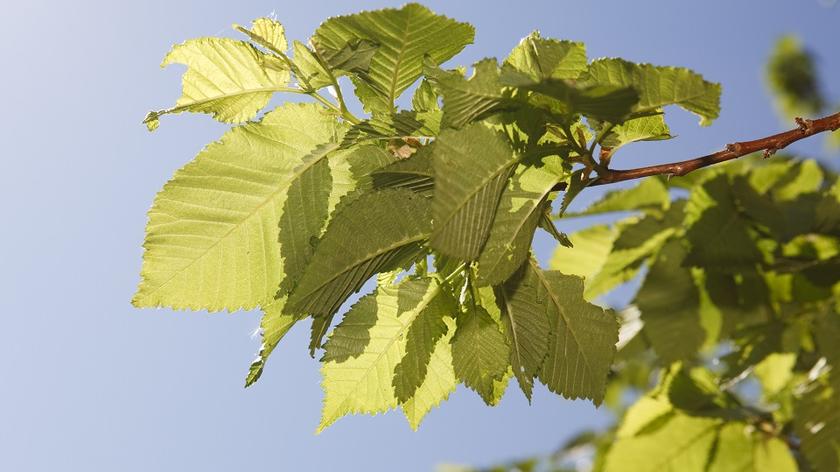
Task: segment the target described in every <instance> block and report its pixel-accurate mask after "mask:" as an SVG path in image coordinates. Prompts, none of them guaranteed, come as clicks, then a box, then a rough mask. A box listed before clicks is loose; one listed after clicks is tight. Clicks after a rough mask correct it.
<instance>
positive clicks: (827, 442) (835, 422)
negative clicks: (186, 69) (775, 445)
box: [793, 340, 840, 471]
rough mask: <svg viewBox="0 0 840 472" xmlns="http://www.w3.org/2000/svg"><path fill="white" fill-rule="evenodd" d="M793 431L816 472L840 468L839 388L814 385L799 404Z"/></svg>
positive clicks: (798, 401)
mask: <svg viewBox="0 0 840 472" xmlns="http://www.w3.org/2000/svg"><path fill="white" fill-rule="evenodd" d="M835 342H836V340H835ZM793 429H794V431H795V432H796V436H797V437H798V438H799V440H800V441H802V446H801V450H802V454H803V455H804V456H805V458H806V459H807V460H808V463H809V464H810V465H811V467H812V468H813V470H820V471H822V470H837V469H838V468H840V454H838V451H840V396H838V395H837V390H836V388H832V387H829V386H819V385H811V386H810V390H809V391H806V392H805V394H804V395H802V397H801V398H799V399H797V401H796V404H795V415H794V418H793Z"/></svg>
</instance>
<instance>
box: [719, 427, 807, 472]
mask: <svg viewBox="0 0 840 472" xmlns="http://www.w3.org/2000/svg"><path fill="white" fill-rule="evenodd" d="M706 470H708V471H710V472H748V471H753V472H797V471H798V470H799V467H797V465H796V460H795V459H794V458H793V455H791V453H790V449H788V446H787V444H785V443H784V442H783V441H782V440H780V439H778V438H775V437H772V436H767V435H765V434H763V433H760V432H756V431H755V429H754V427H752V426H750V425H747V424H745V423H740V422H733V423H727V424H725V425H723V426H722V427H721V429H720V432H719V433H718V437H717V441H716V443H715V449H714V456H713V458H712V460H711V461H710V463H709V465H708V469H706Z"/></svg>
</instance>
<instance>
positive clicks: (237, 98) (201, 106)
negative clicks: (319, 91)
mask: <svg viewBox="0 0 840 472" xmlns="http://www.w3.org/2000/svg"><path fill="white" fill-rule="evenodd" d="M174 63H179V64H186V65H187V71H186V72H185V73H184V76H183V79H182V83H183V91H182V95H181V98H179V99H178V101H176V102H175V106H174V107H172V108H168V109H166V110H160V111H154V112H150V113H149V114H148V115H147V116H146V118H145V120H144V121H143V122H144V123H146V124H147V126H148V127H149V128H150V129H152V128H154V127H157V122H158V118H159V117H160V115H164V114H169V113H181V112H183V111H189V112H194V113H209V114H211V115H213V118H215V119H217V120H219V121H222V122H225V123H241V122H243V121H247V120H250V119H251V118H253V117H254V116H256V115H257V112H258V111H260V109H262V108H263V107H265V106H266V105H267V104H268V101H269V100H270V99H271V96H272V95H273V94H274V92H277V91H282V90H284V89H285V88H286V87H287V86H288V84H289V78H290V74H289V71H288V69H284V68H283V63H282V62H281V61H280V60H279V59H277V58H275V57H274V56H270V55H267V54H265V53H263V52H261V51H259V50H257V49H256V48H255V47H254V46H252V45H251V44H249V43H246V42H244V41H236V40H233V39H224V38H201V39H193V40H190V41H187V42H185V43H182V44H179V45H177V46H175V47H173V48H172V50H171V51H170V52H169V54H167V55H166V57H165V58H164V59H163V64H162V66H163V67H165V66H168V65H169V64H174Z"/></svg>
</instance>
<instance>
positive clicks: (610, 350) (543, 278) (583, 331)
mask: <svg viewBox="0 0 840 472" xmlns="http://www.w3.org/2000/svg"><path fill="white" fill-rule="evenodd" d="M524 270H525V271H526V274H525V275H524V281H523V282H522V283H520V284H519V286H518V289H517V290H518V291H521V294H519V295H518V296H521V297H531V298H532V299H533V300H534V301H535V302H537V303H539V304H542V305H544V306H545V307H546V310H547V311H548V319H549V324H550V327H551V337H550V339H549V344H548V353H547V355H546V358H545V361H544V362H543V364H542V368H541V369H540V372H539V379H540V381H542V383H544V384H545V385H546V386H547V387H548V389H549V390H551V391H552V392H554V393H558V394H560V395H563V396H564V397H566V398H570V399H575V398H589V399H591V400H592V401H593V402H594V403H595V404H600V403H601V400H602V399H603V398H604V389H605V388H606V385H605V384H606V380H607V372H608V371H609V368H610V363H611V362H612V359H613V356H614V355H615V343H616V342H618V321H617V320H616V318H615V316H614V315H613V314H612V313H611V312H606V311H604V310H603V309H602V308H600V307H598V306H596V305H592V304H591V303H588V302H586V301H585V300H584V299H583V279H581V278H580V277H575V276H572V275H565V274H561V273H560V272H557V271H543V270H542V269H540V268H539V267H538V266H537V265H536V262H535V261H534V260H533V259H532V260H530V262H529V263H528V266H527V267H526V268H525V269H524ZM512 296H513V297H514V298H516V297H517V295H512Z"/></svg>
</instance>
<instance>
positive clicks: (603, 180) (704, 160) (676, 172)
mask: <svg viewBox="0 0 840 472" xmlns="http://www.w3.org/2000/svg"><path fill="white" fill-rule="evenodd" d="M796 124H797V125H799V126H798V127H797V128H794V129H792V130H790V131H785V132H783V133H779V134H774V135H772V136H767V137H766V138H761V139H756V140H753V141H742V142H738V143H733V144H727V145H726V149H724V150H722V151H718V152H716V153H713V154H709V155H706V156H702V157H697V158H694V159H688V160H686V161H679V162H672V163H669V164H659V165H655V166H647V167H639V168H636V169H625V170H617V169H606V170H603V171H601V173H600V174H599V175H598V176H597V177H596V178H595V180H594V181H592V183H591V184H589V186H595V185H605V184H612V183H616V182H622V181H625V180H633V179H640V178H642V177H649V176H651V175H668V176H682V175H685V174H688V173H689V172H693V171H695V170H697V169H702V168H703V167H708V166H711V165H714V164H719V163H721V162H726V161H730V160H732V159H737V158H739V157H742V156H746V155H747V154H752V153H754V152H758V151H764V157H770V156H771V155H773V154H774V153H775V152H776V151H778V150H781V149H784V148H785V147H787V146H788V145H790V144H791V143H794V142H796V141H799V140H800V139H805V138H807V137H809V136H813V135H815V134H819V133H823V132H826V131H836V130H837V129H840V113H835V114H833V115H829V116H826V117H824V118H819V119H816V120H806V119H802V118H797V119H796ZM565 187H566V186H565V182H564V183H563V184H560V185H557V186H555V187H554V190H563V189H565Z"/></svg>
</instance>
